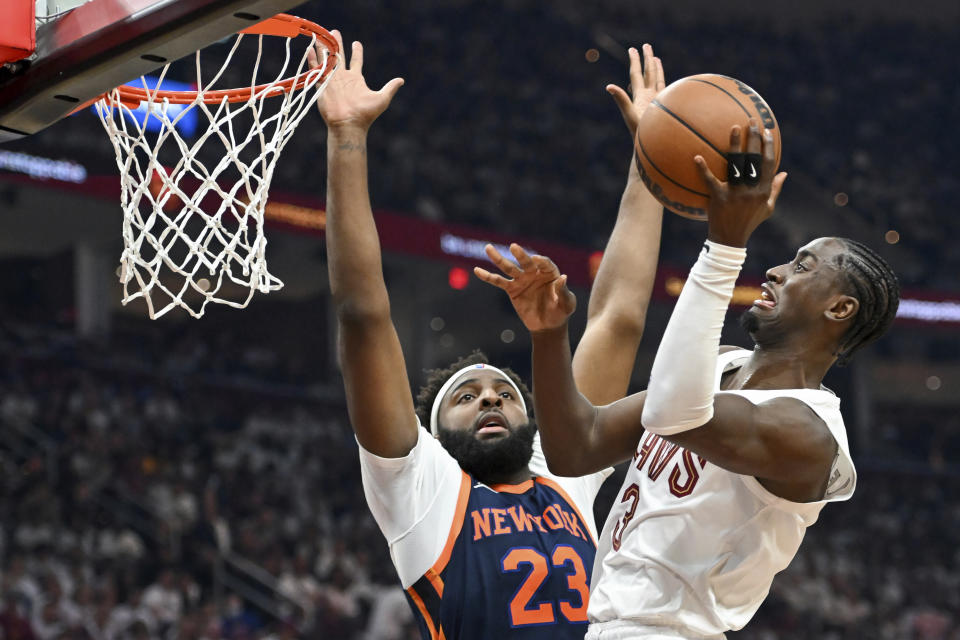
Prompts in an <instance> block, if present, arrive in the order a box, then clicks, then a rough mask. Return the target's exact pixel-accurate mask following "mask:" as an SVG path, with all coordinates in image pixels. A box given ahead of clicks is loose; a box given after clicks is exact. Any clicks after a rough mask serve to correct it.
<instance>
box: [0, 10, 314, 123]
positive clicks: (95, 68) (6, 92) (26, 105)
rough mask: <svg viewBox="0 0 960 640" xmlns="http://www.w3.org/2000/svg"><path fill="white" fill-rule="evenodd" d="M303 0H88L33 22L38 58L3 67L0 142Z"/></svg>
mask: <svg viewBox="0 0 960 640" xmlns="http://www.w3.org/2000/svg"><path fill="white" fill-rule="evenodd" d="M302 2H303V0H92V1H91V2H88V3H86V4H83V5H81V6H79V7H77V8H76V9H74V10H73V11H71V12H69V13H67V14H66V15H64V16H62V17H60V18H58V19H56V20H54V21H51V22H49V23H47V24H43V25H40V26H39V27H38V28H37V50H36V57H35V58H34V59H32V60H29V61H23V62H21V63H18V65H21V66H22V67H23V68H21V69H18V70H15V71H13V72H10V71H0V142H7V141H9V140H15V139H17V138H21V137H23V136H27V135H31V134H33V133H36V132H37V131H40V130H41V129H44V128H45V127H48V126H50V125H51V124H53V123H54V122H56V121H57V120H60V119H61V118H64V117H66V116H67V115H69V114H70V113H72V112H73V111H74V110H75V109H76V108H77V107H78V106H80V105H82V104H84V103H87V102H89V101H91V100H92V99H94V98H96V97H97V96H98V95H100V94H102V93H104V92H106V91H109V90H110V89H113V88H114V87H116V86H119V85H121V84H125V83H127V82H130V81H132V80H134V79H136V78H138V77H140V76H141V75H144V74H147V73H150V72H151V71H154V70H156V69H158V68H160V67H162V66H163V65H164V64H166V63H167V62H169V61H171V60H176V59H178V58H182V57H183V56H186V55H189V54H192V53H193V52H194V51H196V50H198V49H202V48H203V47H205V46H206V45H208V44H210V43H213V42H216V41H217V40H220V39H222V38H225V37H227V36H229V35H230V34H233V33H236V32H237V31H240V30H241V29H244V28H246V27H249V26H251V25H253V24H256V23H257V22H260V21H262V20H265V19H267V18H269V17H270V16H273V15H275V14H277V13H282V12H284V11H287V10H289V9H291V8H293V7H295V6H296V5H298V4H301V3H302Z"/></svg>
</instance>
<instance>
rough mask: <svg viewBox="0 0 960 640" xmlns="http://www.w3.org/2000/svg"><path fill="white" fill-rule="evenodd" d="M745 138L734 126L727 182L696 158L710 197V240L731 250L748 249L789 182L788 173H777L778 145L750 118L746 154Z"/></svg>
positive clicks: (770, 135)
mask: <svg viewBox="0 0 960 640" xmlns="http://www.w3.org/2000/svg"><path fill="white" fill-rule="evenodd" d="M742 137H743V136H742V132H741V129H740V126H739V125H735V126H734V127H733V128H732V129H731V130H730V152H729V153H728V154H727V157H728V158H729V160H728V162H729V169H728V181H727V182H721V181H720V180H718V179H717V177H716V176H714V175H713V172H712V171H711V170H710V167H709V166H708V165H707V162H706V161H705V160H704V159H703V156H700V155H697V156H696V157H695V158H694V162H696V164H697V168H698V169H699V170H700V175H701V177H702V178H703V180H704V181H705V182H706V184H707V189H708V191H709V194H710V200H709V203H708V205H707V224H708V229H707V238H708V239H709V240H712V241H713V242H718V243H720V244H725V245H728V246H731V247H745V246H746V245H747V239H748V238H749V237H750V235H751V234H752V233H753V231H754V230H755V229H756V228H757V227H758V226H760V223H761V222H763V221H764V220H766V219H767V218H769V217H770V216H771V215H772V214H773V209H774V207H775V206H776V204H777V198H778V197H779V196H780V190H781V189H783V183H784V181H785V180H786V179H787V174H786V173H784V172H781V173H776V170H777V156H776V145H775V144H774V140H773V133H772V132H771V131H770V130H769V129H766V128H764V127H761V126H760V122H759V121H758V120H757V119H756V118H750V123H749V126H748V130H747V142H746V148H745V150H744V147H743V145H742V143H741V139H742ZM758 165H759V166H758Z"/></svg>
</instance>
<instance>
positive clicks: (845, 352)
mask: <svg viewBox="0 0 960 640" xmlns="http://www.w3.org/2000/svg"><path fill="white" fill-rule="evenodd" d="M837 240H838V241H839V242H840V243H841V244H843V246H844V248H845V249H846V253H843V254H841V255H840V256H839V257H838V259H837V262H838V265H837V266H838V268H839V270H840V273H842V274H843V276H844V279H845V280H846V283H847V285H848V286H849V287H850V288H851V289H852V291H850V292H849V293H850V295H852V296H853V297H855V298H856V299H857V300H858V301H859V302H860V309H859V310H858V311H857V315H856V316H855V317H854V319H853V324H852V325H851V327H850V328H849V329H848V330H847V333H846V335H844V336H843V341H842V342H841V344H840V353H839V354H838V358H837V364H838V365H840V366H844V365H846V364H848V363H849V362H850V358H851V357H853V353H854V352H855V351H857V350H858V349H860V348H861V347H863V346H865V345H867V344H870V343H871V342H873V341H874V340H876V339H877V338H879V337H880V336H882V335H883V334H884V332H885V331H886V330H887V329H888V328H889V327H890V323H892V322H893V318H894V317H895V316H896V315H897V307H898V306H899V305H900V283H899V282H898V281H897V276H896V274H895V273H894V272H893V269H891V268H890V265H889V264H887V262H886V260H884V259H883V258H881V257H880V256H879V254H877V253H876V252H875V251H874V250H873V249H871V248H870V247H868V246H866V245H865V244H862V243H860V242H857V241H856V240H850V239H849V238H837Z"/></svg>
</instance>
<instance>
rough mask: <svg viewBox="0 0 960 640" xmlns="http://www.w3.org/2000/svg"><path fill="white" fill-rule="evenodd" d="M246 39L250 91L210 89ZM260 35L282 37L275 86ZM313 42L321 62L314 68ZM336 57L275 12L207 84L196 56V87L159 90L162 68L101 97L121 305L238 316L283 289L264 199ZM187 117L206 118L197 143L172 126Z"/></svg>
mask: <svg viewBox="0 0 960 640" xmlns="http://www.w3.org/2000/svg"><path fill="white" fill-rule="evenodd" d="M248 35H253V36H256V37H257V51H256V62H255V63H254V67H253V72H252V74H251V78H250V84H249V86H247V87H245V88H240V89H216V88H214V87H215V86H216V84H217V82H218V81H219V80H220V79H221V77H222V76H223V75H224V74H225V72H227V70H228V68H229V66H230V61H231V60H232V59H233V57H234V54H235V53H236V51H237V50H238V48H239V47H240V44H241V42H242V41H243V39H244V37H245V36H248ZM264 36H276V37H282V38H286V46H285V54H284V59H283V66H282V69H280V71H279V72H278V73H277V76H276V78H275V79H274V80H272V81H269V82H264V83H259V84H258V81H257V74H258V71H260V67H261V57H262V56H263V51H264V40H263V38H264ZM298 36H305V38H304V40H303V42H304V43H306V44H307V46H306V47H305V48H304V50H303V53H302V54H300V55H299V56H295V55H292V54H291V48H292V44H293V43H294V41H295V40H296V38H298ZM315 44H316V45H319V47H318V48H319V51H317V66H316V67H314V68H309V65H308V61H307V55H308V53H309V51H310V50H311V49H313V48H314V45H315ZM339 54H340V51H339V47H338V45H337V42H336V40H335V39H334V38H333V36H332V35H331V34H330V33H329V32H327V31H326V30H325V29H324V28H323V27H320V26H319V25H317V24H314V23H313V22H310V21H309V20H304V19H302V18H297V17H294V16H289V15H286V14H278V15H276V16H274V17H273V18H270V19H268V20H266V21H264V22H261V23H259V24H257V25H254V26H252V27H250V28H248V29H244V30H243V31H241V32H239V33H238V34H237V37H236V39H235V40H234V42H233V45H232V47H231V48H230V50H229V52H228V54H227V56H226V60H225V61H224V63H223V64H222V66H221V67H220V69H219V71H217V72H216V73H215V74H214V75H213V76H212V78H211V79H210V80H209V81H206V80H204V78H203V77H202V75H201V72H202V69H201V65H200V51H197V53H196V73H197V89H196V90H195V91H165V90H163V89H162V88H161V87H162V85H163V79H164V77H165V76H166V74H167V71H168V69H169V67H170V65H169V64H167V65H166V66H165V67H163V70H162V71H161V72H160V79H159V80H158V81H157V83H156V86H155V88H149V87H148V86H147V81H146V80H145V79H141V84H142V87H134V86H122V87H118V88H116V89H114V90H113V91H111V92H109V93H107V94H104V95H103V96H101V97H100V98H99V100H98V101H97V103H96V110H97V113H98V114H99V116H100V120H101V122H102V123H103V126H104V128H105V129H106V131H107V134H108V135H109V136H110V139H111V141H112V142H113V147H114V150H115V152H116V157H117V165H118V167H119V168H120V175H121V204H122V207H123V245H124V249H123V254H122V255H121V257H120V270H119V273H120V282H121V283H122V284H123V301H122V302H123V304H127V303H128V302H130V301H131V300H135V299H137V298H143V299H144V301H145V302H146V304H147V311H148V313H149V315H150V318H153V319H155V318H159V317H160V316H162V315H163V314H165V313H167V312H168V311H170V310H171V309H173V308H175V307H181V308H183V309H185V310H186V311H187V313H189V314H190V315H192V316H193V317H195V318H199V317H201V316H202V315H203V313H204V309H205V308H206V305H207V303H209V302H214V303H218V304H226V305H229V306H232V307H237V308H243V307H246V306H247V304H249V302H250V300H251V298H252V297H253V293H254V292H255V291H260V292H261V293H269V292H270V291H276V290H277V289H280V288H281V287H282V286H283V283H282V282H280V280H278V279H277V278H276V277H274V276H273V275H271V274H270V273H269V272H268V271H267V261H266V256H265V250H266V244H267V241H266V238H265V237H264V233H263V226H264V208H265V206H266V204H267V194H268V192H269V189H270V182H271V179H272V178H273V172H274V168H275V167H276V162H277V159H278V158H279V156H280V152H281V151H282V150H283V147H284V146H285V145H286V144H287V142H289V140H290V138H291V137H292V135H293V132H294V130H295V129H296V127H297V125H298V124H300V121H301V120H303V118H304V116H305V115H306V114H307V111H308V110H309V109H310V107H311V106H312V105H313V104H314V103H316V101H317V98H318V97H319V96H320V94H321V93H322V92H323V90H324V88H325V87H326V83H327V81H328V80H329V78H330V76H331V74H332V72H333V71H334V69H335V68H336V66H337V64H338V60H339ZM297 60H299V62H298V61H297ZM288 67H289V68H290V71H289V72H288ZM285 76H288V77H286V79H284V77H285ZM270 98H276V99H277V100H275V101H272V100H269V99H270ZM171 105H184V106H182V107H178V108H171ZM268 105H272V106H274V107H276V108H275V109H268V108H267V107H268ZM137 109H141V110H143V109H145V110H146V114H145V115H144V116H142V118H141V120H142V121H141V120H138V119H137V118H136V117H135V116H134V114H133V112H134V111H135V110H137ZM191 110H196V112H197V113H199V114H200V117H201V118H205V119H206V130H204V129H203V126H202V125H201V126H200V127H199V128H198V131H199V135H198V136H197V138H196V140H194V141H192V142H190V141H188V140H186V139H185V138H186V136H185V135H183V134H181V132H180V131H179V129H178V127H177V125H178V124H179V123H180V121H181V119H182V118H183V117H184V116H185V115H186V114H187V113H188V112H189V111H191ZM151 120H152V121H153V122H152V123H151V125H150V127H149V128H148V126H147V124H148V122H149V121H151ZM241 128H245V133H244V132H242V131H241ZM170 153H175V154H176V160H175V161H174V162H173V163H171V164H173V165H174V166H173V167H172V168H170V169H167V168H166V167H164V165H163V164H161V159H160V156H161V154H170ZM201 155H203V156H204V157H206V158H207V160H206V161H204V160H203V159H201ZM207 165H212V166H210V167H209V168H208V166H207ZM238 292H239V293H238ZM231 294H233V295H232V296H231ZM155 297H157V299H155Z"/></svg>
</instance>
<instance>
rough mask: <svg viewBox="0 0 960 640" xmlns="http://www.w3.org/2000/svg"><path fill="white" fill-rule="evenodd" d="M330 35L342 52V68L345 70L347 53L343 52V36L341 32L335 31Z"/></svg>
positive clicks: (338, 49)
mask: <svg viewBox="0 0 960 640" xmlns="http://www.w3.org/2000/svg"><path fill="white" fill-rule="evenodd" d="M330 35H332V36H333V39H334V40H336V41H337V51H339V52H340V66H341V67H343V68H344V69H346V68H347V52H346V51H344V50H343V36H342V35H341V34H340V31H339V30H337V29H334V30H333V31H331V32H330Z"/></svg>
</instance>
